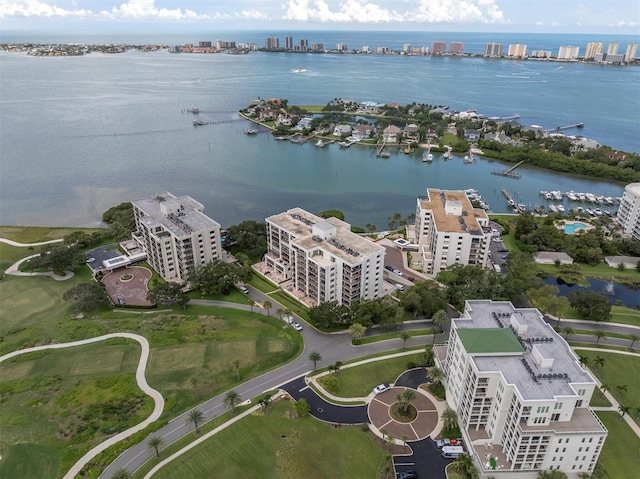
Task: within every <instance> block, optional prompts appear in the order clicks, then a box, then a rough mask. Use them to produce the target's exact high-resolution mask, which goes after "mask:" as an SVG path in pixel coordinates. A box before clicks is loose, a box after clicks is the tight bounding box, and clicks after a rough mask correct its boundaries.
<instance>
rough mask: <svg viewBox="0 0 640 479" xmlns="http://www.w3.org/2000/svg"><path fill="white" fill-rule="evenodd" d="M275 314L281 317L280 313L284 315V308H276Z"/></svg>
mask: <svg viewBox="0 0 640 479" xmlns="http://www.w3.org/2000/svg"><path fill="white" fill-rule="evenodd" d="M276 314H277V315H278V317H279V318H280V319H282V315H284V309H282V308H278V309H277V310H276Z"/></svg>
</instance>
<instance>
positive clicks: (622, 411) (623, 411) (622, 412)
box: [618, 404, 631, 421]
mask: <svg viewBox="0 0 640 479" xmlns="http://www.w3.org/2000/svg"><path fill="white" fill-rule="evenodd" d="M629 409H631V408H630V407H629V406H625V405H623V404H620V405H619V406H618V412H619V413H620V420H621V421H622V420H623V419H624V416H625V414H628V413H629Z"/></svg>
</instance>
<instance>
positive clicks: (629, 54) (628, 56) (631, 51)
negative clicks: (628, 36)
mask: <svg viewBox="0 0 640 479" xmlns="http://www.w3.org/2000/svg"><path fill="white" fill-rule="evenodd" d="M637 56H638V44H637V43H635V42H632V43H629V44H628V45H627V50H626V51H625V52H624V61H625V63H629V62H632V61H634V60H635V59H636V57H637Z"/></svg>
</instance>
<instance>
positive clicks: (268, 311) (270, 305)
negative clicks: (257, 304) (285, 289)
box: [262, 300, 273, 316]
mask: <svg viewBox="0 0 640 479" xmlns="http://www.w3.org/2000/svg"><path fill="white" fill-rule="evenodd" d="M272 306H273V305H272V304H271V301H269V300H267V301H265V302H264V303H262V307H263V308H264V309H266V310H267V316H271V311H270V310H271V307H272Z"/></svg>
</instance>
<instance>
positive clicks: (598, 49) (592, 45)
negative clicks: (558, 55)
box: [584, 42, 603, 60]
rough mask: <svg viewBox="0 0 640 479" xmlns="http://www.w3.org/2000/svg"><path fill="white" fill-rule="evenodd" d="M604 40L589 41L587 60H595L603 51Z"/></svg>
mask: <svg viewBox="0 0 640 479" xmlns="http://www.w3.org/2000/svg"><path fill="white" fill-rule="evenodd" d="M602 48H603V47H602V42H589V43H587V51H586V53H585V54H584V59H585V60H593V58H594V57H595V56H596V54H597V53H602Z"/></svg>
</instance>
